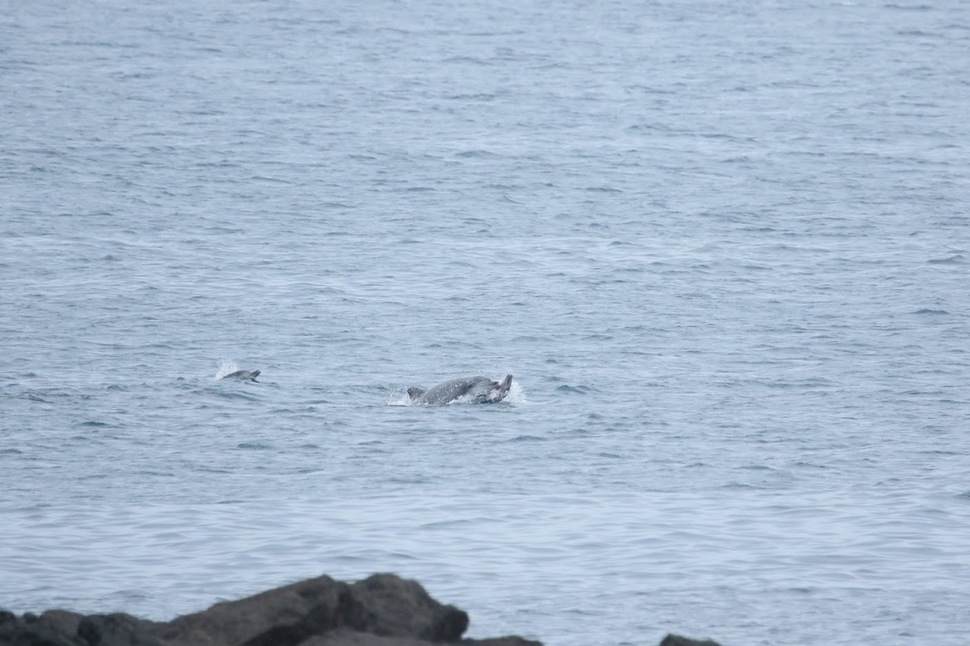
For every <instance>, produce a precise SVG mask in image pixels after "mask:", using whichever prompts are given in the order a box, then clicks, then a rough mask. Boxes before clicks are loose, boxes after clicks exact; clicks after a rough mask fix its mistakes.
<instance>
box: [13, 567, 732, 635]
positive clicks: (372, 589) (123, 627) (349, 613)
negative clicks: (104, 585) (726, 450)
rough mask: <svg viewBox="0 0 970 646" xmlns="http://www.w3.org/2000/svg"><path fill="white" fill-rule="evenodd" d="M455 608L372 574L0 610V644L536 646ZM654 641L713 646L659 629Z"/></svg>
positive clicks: (390, 577) (390, 578)
mask: <svg viewBox="0 0 970 646" xmlns="http://www.w3.org/2000/svg"><path fill="white" fill-rule="evenodd" d="M467 628H468V615H467V614H465V612H464V611H463V610H459V609H458V608H456V607H454V606H450V605H444V604H441V603H438V602H437V601H435V600H434V599H432V598H431V597H430V596H429V595H428V593H427V592H426V591H425V589H424V588H422V587H421V585H420V584H419V583H417V582H416V581H409V580H407V579H402V578H400V577H398V576H395V575H393V574H374V575H372V576H370V577H368V578H366V579H364V580H363V581H357V582H356V583H353V584H350V585H348V584H346V583H343V582H341V581H335V580H334V579H331V578H330V577H328V576H321V577H317V578H315V579H307V580H306V581H299V582H298V583H293V584H291V585H285V586H283V587H280V588H276V589H274V590H268V591H266V592H262V593H260V594H257V595H254V596H252V597H246V598H245V599H239V600H238V601H226V602H223V603H217V604H216V605H214V606H212V607H211V608H209V609H208V610H203V611H202V612H196V613H194V614H191V615H183V616H181V617H177V618H176V619H173V620H172V621H169V622H164V623H159V622H154V621H146V620H144V619H138V618H137V617H132V616H131V615H126V614H123V613H115V614H110V615H87V616H85V615H80V614H77V613H75V612H68V611H66V610H48V611H47V612H44V613H43V614H41V615H40V616H37V615H34V614H31V613H27V614H25V615H23V617H17V616H16V615H14V614H12V613H9V612H6V611H3V610H0V646H297V645H299V646H432V645H433V644H438V645H439V646H441V645H448V644H450V645H456V646H457V645H460V646H542V644H541V643H540V642H537V641H530V640H527V639H523V638H521V637H498V638H494V639H462V638H461V636H462V634H464V632H465V630H466V629H467ZM660 646H718V644H717V643H716V642H713V641H709V640H708V641H696V640H693V639H688V638H686V637H680V636H678V635H667V637H666V638H664V640H663V641H662V642H661V644H660Z"/></svg>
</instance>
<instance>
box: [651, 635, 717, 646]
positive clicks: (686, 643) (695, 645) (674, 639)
mask: <svg viewBox="0 0 970 646" xmlns="http://www.w3.org/2000/svg"><path fill="white" fill-rule="evenodd" d="M660 646H720V644H718V643H717V642H716V641H713V640H710V639H705V640H704V641H699V640H696V639H691V638H690V637H682V636H680V635H673V634H670V635H667V636H666V637H664V638H663V641H661V642H660Z"/></svg>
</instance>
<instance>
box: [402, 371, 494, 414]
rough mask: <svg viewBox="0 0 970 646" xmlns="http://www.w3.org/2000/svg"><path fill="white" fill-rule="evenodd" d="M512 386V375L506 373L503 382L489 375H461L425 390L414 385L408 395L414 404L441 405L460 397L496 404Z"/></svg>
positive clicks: (481, 402)
mask: <svg viewBox="0 0 970 646" xmlns="http://www.w3.org/2000/svg"><path fill="white" fill-rule="evenodd" d="M511 387H512V375H506V377H505V379H503V380H502V382H501V383H499V382H497V381H492V380H491V379H489V378H488V377H459V378H458V379H452V380H450V381H445V382H443V383H440V384H438V385H437V386H432V387H431V388H429V389H427V390H425V389H424V388H418V387H416V386H412V387H411V388H408V397H410V398H411V403H412V404H424V405H430V406H440V405H442V404H447V403H449V402H453V401H455V400H456V399H458V398H460V397H466V396H467V397H469V398H471V401H472V403H475V404H494V403H496V402H500V401H502V400H503V399H505V398H506V397H507V396H508V394H509V388H511Z"/></svg>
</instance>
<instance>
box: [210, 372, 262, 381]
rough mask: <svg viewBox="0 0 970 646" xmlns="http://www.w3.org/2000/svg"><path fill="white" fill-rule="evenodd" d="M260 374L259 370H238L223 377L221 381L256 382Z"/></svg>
mask: <svg viewBox="0 0 970 646" xmlns="http://www.w3.org/2000/svg"><path fill="white" fill-rule="evenodd" d="M259 372H260V371H259V370H237V371H236V372H230V373H229V374H228V375H222V376H221V377H219V379H249V380H250V381H256V377H258V376H259Z"/></svg>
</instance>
